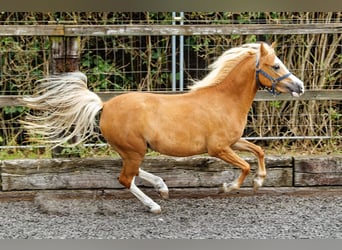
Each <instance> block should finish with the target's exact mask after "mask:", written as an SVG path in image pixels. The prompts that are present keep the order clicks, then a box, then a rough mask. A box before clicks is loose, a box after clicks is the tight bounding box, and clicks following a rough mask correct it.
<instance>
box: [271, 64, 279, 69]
mask: <svg viewBox="0 0 342 250" xmlns="http://www.w3.org/2000/svg"><path fill="white" fill-rule="evenodd" d="M272 68H273V69H274V70H279V69H280V66H279V65H278V64H275V65H273V66H272Z"/></svg>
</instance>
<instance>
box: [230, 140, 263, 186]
mask: <svg viewBox="0 0 342 250" xmlns="http://www.w3.org/2000/svg"><path fill="white" fill-rule="evenodd" d="M232 148H233V149H235V150H239V151H249V152H252V153H253V154H254V155H255V156H256V157H257V158H258V170H257V172H256V175H255V178H254V181H253V183H254V185H253V186H254V190H255V191H257V190H258V188H259V187H261V186H262V184H263V183H264V180H265V178H266V167H265V156H264V151H263V150H262V149H261V148H260V147H259V146H257V145H255V144H253V143H251V142H248V141H246V140H244V139H240V140H238V141H237V142H236V143H235V144H234V145H232Z"/></svg>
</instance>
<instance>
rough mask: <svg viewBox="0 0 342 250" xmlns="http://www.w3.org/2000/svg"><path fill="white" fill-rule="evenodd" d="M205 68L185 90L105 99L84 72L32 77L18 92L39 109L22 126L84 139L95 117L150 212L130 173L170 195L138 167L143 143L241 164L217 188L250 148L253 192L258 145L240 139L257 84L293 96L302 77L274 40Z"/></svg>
mask: <svg viewBox="0 0 342 250" xmlns="http://www.w3.org/2000/svg"><path fill="white" fill-rule="evenodd" d="M209 69H210V71H209V73H208V74H207V75H206V76H205V77H204V78H203V79H202V80H199V81H195V82H194V83H193V85H192V86H190V87H189V88H190V90H189V91H187V92H185V93H178V94H156V93H148V92H128V93H125V94H122V95H118V96H116V97H113V98H112V99H110V100H108V101H105V102H104V101H102V100H101V99H100V97H99V96H98V95H97V94H95V93H94V92H92V91H90V90H89V89H88V88H87V77H86V76H85V74H83V73H81V72H72V73H65V74H60V75H52V76H50V77H46V78H43V79H40V80H38V82H37V86H36V89H35V93H34V94H33V95H31V96H29V95H28V96H25V97H24V98H23V101H24V103H26V106H28V107H30V108H31V109H33V110H37V112H36V113H35V114H28V116H27V119H26V120H25V121H24V126H25V128H26V129H27V130H28V131H29V133H31V134H34V135H38V137H39V138H40V139H39V140H40V141H41V142H45V143H49V144H51V145H53V146H51V148H53V147H56V146H61V145H62V146H63V145H65V144H66V143H67V142H68V141H69V142H70V139H71V138H74V137H75V136H78V138H79V139H78V141H76V142H73V143H69V146H75V145H77V144H79V143H81V142H84V141H85V140H86V139H87V138H88V137H89V136H90V135H91V134H92V133H94V127H95V126H97V125H98V124H99V127H100V131H101V133H102V135H103V137H104V138H105V139H106V141H107V143H108V144H110V146H111V147H112V148H113V149H114V150H115V151H116V152H117V153H118V154H119V155H120V157H121V159H122V169H121V172H120V175H119V178H118V180H119V182H120V183H121V184H122V185H123V186H124V187H126V188H127V189H129V191H130V192H131V193H132V194H133V195H134V196H136V197H137V198H138V199H139V200H140V201H141V202H142V203H143V204H144V205H145V206H147V207H148V209H149V211H150V212H152V213H160V212H161V207H160V206H159V205H158V204H157V203H156V202H155V201H154V200H152V199H151V198H150V197H148V196H147V195H146V194H145V193H144V192H142V190H141V189H139V188H138V187H137V186H136V184H135V179H136V177H139V178H142V179H144V180H146V181H148V182H149V183H151V184H152V185H153V186H154V187H155V189H156V190H157V191H158V192H159V194H160V196H161V197H162V198H165V199H167V198H169V190H168V187H167V185H166V184H165V182H164V181H163V179H162V178H161V177H159V176H156V175H154V174H151V173H149V172H147V171H144V170H143V169H141V168H140V165H141V163H142V161H143V159H144V157H145V154H146V151H147V149H148V148H150V149H152V150H154V151H156V152H159V153H161V154H164V155H169V156H176V157H177V156H178V157H186V156H193V155H199V154H204V153H207V154H208V155H209V156H212V157H216V158H219V159H221V160H223V161H225V162H227V163H231V164H233V165H234V166H236V167H239V168H240V169H241V173H240V175H239V176H238V178H236V180H233V181H232V182H231V183H229V184H228V183H226V182H225V183H223V185H222V187H221V188H220V190H221V191H223V192H229V191H231V190H235V189H239V188H240V186H241V185H242V183H243V182H244V180H245V178H246V176H247V175H248V174H249V172H250V165H249V164H248V163H247V162H246V161H244V160H243V159H241V158H240V157H239V156H238V154H237V153H236V152H235V150H237V151H248V152H251V153H253V154H254V155H255V156H256V157H257V159H258V168H257V171H256V174H255V177H254V179H253V187H254V189H255V190H256V191H257V190H258V188H259V187H261V186H262V185H263V182H264V179H265V177H266V168H265V160H264V151H263V149H262V148H261V147H260V146H258V145H255V144H253V143H251V142H249V141H247V140H245V139H242V138H241V137H242V134H243V131H244V127H245V125H246V122H247V115H248V112H249V110H250V107H251V105H252V102H253V99H254V97H255V95H256V93H257V90H258V89H259V88H265V89H267V90H269V91H270V92H271V93H272V94H277V93H290V94H291V95H292V96H293V97H298V96H300V95H301V94H303V93H304V84H303V82H302V81H301V80H299V79H298V78H297V77H296V76H295V75H293V74H292V73H290V72H289V70H288V69H287V68H286V67H285V65H284V64H283V63H282V61H281V60H280V59H279V58H278V57H277V56H276V55H275V51H274V43H273V44H272V45H268V44H267V43H264V42H257V43H247V44H243V45H241V46H238V47H234V48H231V49H229V50H227V51H225V52H224V53H223V54H222V55H220V56H219V57H218V58H217V59H216V60H215V61H214V62H213V63H212V64H211V65H210V66H209ZM99 114H100V118H99V122H98V121H97V120H96V117H97V116H98V115H99Z"/></svg>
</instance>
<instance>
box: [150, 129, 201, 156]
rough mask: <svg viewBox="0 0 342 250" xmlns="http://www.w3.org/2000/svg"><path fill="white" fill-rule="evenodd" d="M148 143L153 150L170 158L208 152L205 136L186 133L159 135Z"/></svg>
mask: <svg viewBox="0 0 342 250" xmlns="http://www.w3.org/2000/svg"><path fill="white" fill-rule="evenodd" d="M147 142H148V145H149V147H150V148H151V149H152V150H154V151H157V152H159V153H161V154H165V155H170V156H191V155H197V154H203V153H206V151H207V149H206V143H205V138H204V137H203V135H202V136H201V135H193V134H191V133H190V134H186V133H184V131H181V132H178V133H174V132H170V131H169V132H164V133H162V132H161V133H157V135H156V134H155V135H154V137H152V138H148V139H147Z"/></svg>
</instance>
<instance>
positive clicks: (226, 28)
mask: <svg viewBox="0 0 342 250" xmlns="http://www.w3.org/2000/svg"><path fill="white" fill-rule="evenodd" d="M323 33H342V23H315V24H311V23H310V24H219V25H203V24H201V25H155V24H153V25H2V26H1V29H0V36H144V35H147V36H148V35H153V36H157V35H161V36H171V35H185V36H187V35H231V34H239V35H250V34H254V35H264V34H283V35H284V34H323Z"/></svg>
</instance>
